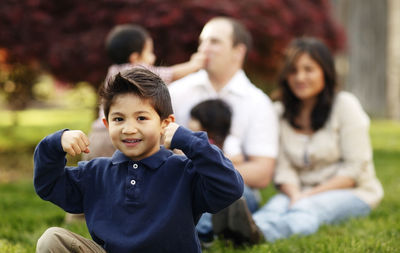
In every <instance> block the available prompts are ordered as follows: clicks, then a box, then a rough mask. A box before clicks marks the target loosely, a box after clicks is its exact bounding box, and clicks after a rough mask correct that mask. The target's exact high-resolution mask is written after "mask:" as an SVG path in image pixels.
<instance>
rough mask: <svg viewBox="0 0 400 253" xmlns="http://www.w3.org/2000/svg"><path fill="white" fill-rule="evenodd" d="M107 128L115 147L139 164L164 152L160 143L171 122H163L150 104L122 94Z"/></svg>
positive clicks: (114, 104)
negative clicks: (159, 152)
mask: <svg viewBox="0 0 400 253" xmlns="http://www.w3.org/2000/svg"><path fill="white" fill-rule="evenodd" d="M105 124H106V127H107V128H108V131H109V133H110V137H111V141H112V143H113V145H114V146H115V147H116V148H117V149H119V150H120V151H121V152H122V153H124V154H125V155H126V156H128V157H129V158H131V159H132V160H135V161H137V160H141V159H143V158H146V157H149V156H151V155H153V154H154V153H156V152H157V151H158V150H159V149H160V139H161V136H162V134H163V133H164V128H165V127H166V126H167V125H168V122H167V120H160V116H159V115H158V113H157V112H156V111H155V110H154V108H153V106H152V105H151V104H150V101H149V100H146V99H142V98H140V97H138V96H136V95H134V94H122V95H118V96H117V97H116V99H115V101H114V102H113V104H112V105H111V107H110V113H109V115H108V122H107V121H105Z"/></svg>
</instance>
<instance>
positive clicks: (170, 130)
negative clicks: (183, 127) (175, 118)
mask: <svg viewBox="0 0 400 253" xmlns="http://www.w3.org/2000/svg"><path fill="white" fill-rule="evenodd" d="M178 127H179V125H178V124H176V123H174V122H171V123H169V125H168V126H167V127H166V128H165V132H164V147H165V148H168V149H169V148H170V147H171V141H172V137H174V134H175V132H176V130H177V129H178Z"/></svg>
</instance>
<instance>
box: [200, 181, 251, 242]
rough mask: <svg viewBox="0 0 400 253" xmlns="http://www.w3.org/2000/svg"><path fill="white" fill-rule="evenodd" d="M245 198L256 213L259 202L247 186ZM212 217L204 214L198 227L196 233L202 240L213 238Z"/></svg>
mask: <svg viewBox="0 0 400 253" xmlns="http://www.w3.org/2000/svg"><path fill="white" fill-rule="evenodd" d="M243 197H244V198H245V199H246V203H247V207H248V208H249V210H250V212H252V213H254V212H255V211H256V210H257V209H258V200H257V197H256V195H255V194H254V192H253V190H252V189H251V188H249V187H248V186H246V185H245V186H244V191H243ZM211 216H212V214H211V213H204V214H203V215H202V216H201V218H200V220H199V222H198V223H197V225H196V231H197V233H198V234H199V237H200V239H201V238H202V236H205V235H210V236H212V232H213V229H212V220H211Z"/></svg>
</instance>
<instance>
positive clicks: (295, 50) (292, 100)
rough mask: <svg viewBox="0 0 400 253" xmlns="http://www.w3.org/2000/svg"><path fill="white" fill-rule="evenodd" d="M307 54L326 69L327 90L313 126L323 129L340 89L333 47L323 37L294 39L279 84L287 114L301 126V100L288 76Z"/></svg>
mask: <svg viewBox="0 0 400 253" xmlns="http://www.w3.org/2000/svg"><path fill="white" fill-rule="evenodd" d="M303 53H306V54H308V55H309V56H310V57H311V58H312V59H313V60H314V61H316V62H317V63H318V64H319V66H321V68H322V70H323V72H324V81H325V86H324V89H323V90H322V91H321V93H320V94H319V95H318V97H317V103H316V104H315V106H314V109H313V111H312V113H311V127H312V129H313V130H314V131H317V130H318V129H320V128H322V127H323V126H324V124H325V122H326V121H327V120H328V118H329V115H330V112H331V109H332V104H333V100H334V96H335V91H336V86H337V82H336V71H335V63H334V59H333V56H332V53H331V51H330V50H329V48H328V47H327V46H326V45H325V44H324V43H323V42H322V41H320V40H318V39H316V38H312V37H302V38H297V39H295V40H293V41H292V42H291V43H290V45H289V47H288V48H287V50H286V54H285V62H284V66H283V69H282V71H281V73H280V76H279V80H278V83H279V87H280V89H281V90H280V91H281V99H282V102H283V104H284V106H285V111H284V113H283V117H284V118H285V119H287V120H288V121H289V123H290V124H291V125H292V126H293V127H294V128H297V129H300V126H298V125H297V124H296V122H295V119H296V117H297V116H298V114H299V109H300V104H301V101H300V100H299V99H298V98H297V97H296V96H295V95H294V93H293V92H292V90H291V89H290V87H289V83H288V80H287V77H288V75H289V74H290V72H291V71H292V70H293V69H294V67H293V66H294V64H295V62H296V61H297V59H298V57H299V56H300V55H302V54H303Z"/></svg>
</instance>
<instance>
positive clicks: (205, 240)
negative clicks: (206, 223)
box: [197, 231, 214, 249]
mask: <svg viewBox="0 0 400 253" xmlns="http://www.w3.org/2000/svg"><path fill="white" fill-rule="evenodd" d="M197 235H198V237H199V240H200V245H201V248H202V249H209V248H211V246H212V245H213V243H214V232H213V231H211V232H209V233H206V234H201V233H197Z"/></svg>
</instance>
